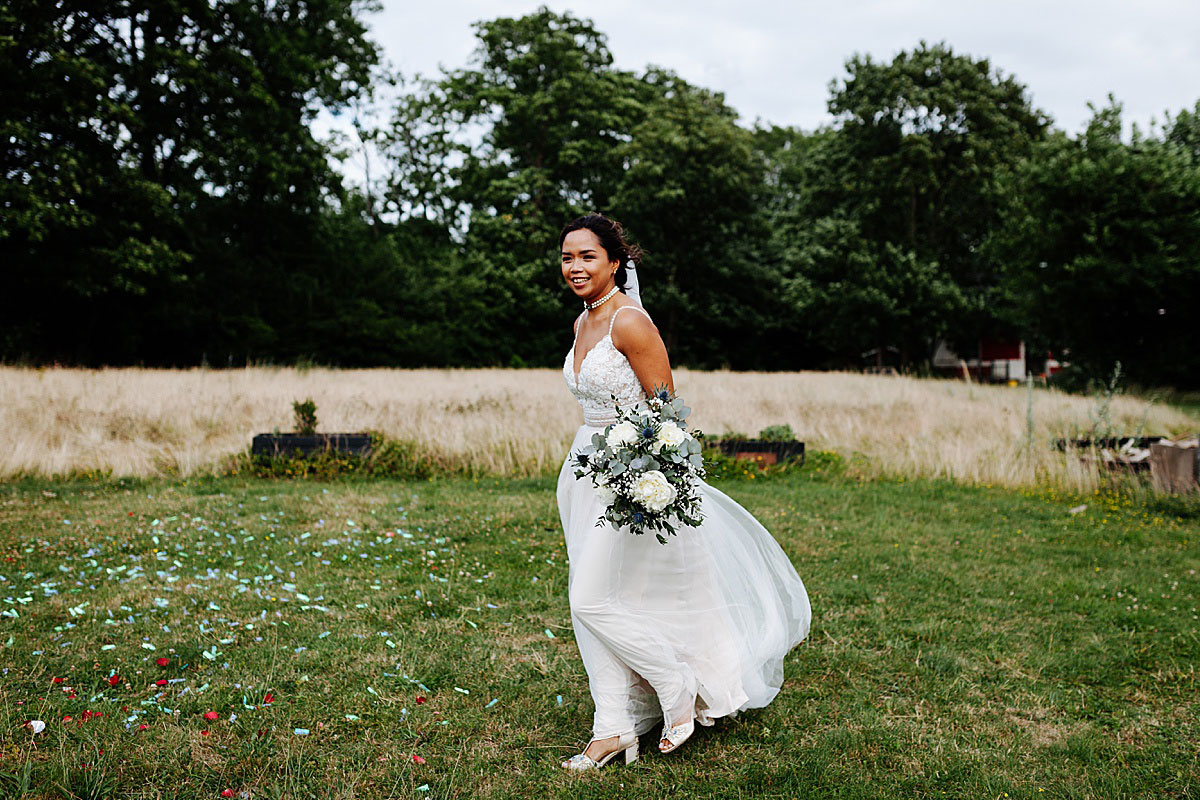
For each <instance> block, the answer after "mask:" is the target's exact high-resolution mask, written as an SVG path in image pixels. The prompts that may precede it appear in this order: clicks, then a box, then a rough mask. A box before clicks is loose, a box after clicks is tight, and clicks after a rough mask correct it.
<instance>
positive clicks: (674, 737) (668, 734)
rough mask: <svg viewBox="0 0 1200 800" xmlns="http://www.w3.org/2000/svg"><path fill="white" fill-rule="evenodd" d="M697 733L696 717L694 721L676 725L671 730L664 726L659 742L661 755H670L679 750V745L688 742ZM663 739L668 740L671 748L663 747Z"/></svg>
mask: <svg viewBox="0 0 1200 800" xmlns="http://www.w3.org/2000/svg"><path fill="white" fill-rule="evenodd" d="M695 731H696V718H695V717H693V718H692V719H690V720H688V721H687V722H685V723H683V724H682V725H675V726H673V727H670V728H668V727H667V726H666V725H664V726H663V730H662V736H660V737H659V741H658V751H659V752H660V753H670V752H672V751H674V750H677V749H679V745H681V744H683V743H684V742H686V741H687V740H688V738H689V737H690V736H691V735H692V734H693V733H695ZM663 739H666V740H667V742H668V745H669V746H667V747H663V744H662V740H663Z"/></svg>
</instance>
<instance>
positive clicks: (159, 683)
mask: <svg viewBox="0 0 1200 800" xmlns="http://www.w3.org/2000/svg"><path fill="white" fill-rule="evenodd" d="M154 685H155V686H166V685H167V679H166V678H159V679H158V680H156V681H155V682H154Z"/></svg>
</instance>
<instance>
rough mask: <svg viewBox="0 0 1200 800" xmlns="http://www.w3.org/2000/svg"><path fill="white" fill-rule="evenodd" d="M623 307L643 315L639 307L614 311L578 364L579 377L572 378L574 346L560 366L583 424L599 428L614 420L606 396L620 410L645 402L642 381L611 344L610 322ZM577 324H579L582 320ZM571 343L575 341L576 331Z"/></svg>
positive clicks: (577, 338) (573, 374) (612, 409)
mask: <svg viewBox="0 0 1200 800" xmlns="http://www.w3.org/2000/svg"><path fill="white" fill-rule="evenodd" d="M627 308H632V309H635V310H636V311H640V312H641V313H643V314H646V312H645V310H643V309H642V307H641V306H622V307H621V308H618V309H617V310H616V311H615V312H614V313H613V315H612V319H610V320H609V323H608V333H606V334H605V335H604V337H603V338H602V339H600V341H598V342H596V344H595V345H593V346H592V349H591V350H589V351H588V352H587V355H585V356H584V357H583V363H582V364H580V365H579V375H578V376H576V375H575V344H572V345H571V350H570V352H568V353H567V358H566V361H565V362H564V363H563V378H564V379H565V380H566V381H567V388H568V389H570V390H571V394H573V395H575V399H576V400H578V401H579V405H580V406H581V407H582V408H583V422H584V424H585V425H595V426H597V427H603V426H605V425H608V424H610V423H613V422H616V421H617V412H616V408H615V407H614V405H613V400H612V398H611V397H610V396H609V395H610V394H614V395H616V396H617V402H618V403H620V404H621V406H622V407H624V406H627V405H633V404H634V403H637V402H640V401H642V400H645V399H646V390H645V389H643V388H642V382H641V381H640V380H638V377H637V374H636V373H635V372H634V371H633V367H632V366H630V365H629V359H627V358H626V357H625V354H624V353H622V352H621V351H620V350H618V349H617V348H616V347H615V346H614V345H613V341H612V326H613V322H615V321H616V319H617V314H619V313H621V312H622V311H624V310H625V309H627ZM584 313H585V314H586V313H587V312H586V311H585V312H584ZM646 318H647V319H649V318H650V315H649V314H646ZM580 324H581V325H582V324H583V323H582V319H581V321H580ZM575 341H576V342H578V341H579V332H578V328H576V333H575Z"/></svg>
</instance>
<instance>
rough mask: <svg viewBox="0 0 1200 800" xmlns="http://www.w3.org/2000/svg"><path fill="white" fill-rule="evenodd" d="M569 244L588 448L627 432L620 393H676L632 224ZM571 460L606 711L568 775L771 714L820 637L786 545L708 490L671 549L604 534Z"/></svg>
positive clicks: (568, 470) (565, 261)
mask: <svg viewBox="0 0 1200 800" xmlns="http://www.w3.org/2000/svg"><path fill="white" fill-rule="evenodd" d="M559 244H560V249H561V250H562V273H563V278H564V279H565V280H566V281H567V284H568V285H569V286H570V287H571V289H572V291H574V292H575V295H576V296H577V297H579V298H581V299H582V300H583V304H584V311H583V312H582V313H581V314H580V316H579V319H577V320H576V321H575V342H574V344H573V345H572V347H571V350H570V352H568V353H567V357H566V360H565V362H564V364H563V377H564V379H565V380H566V382H567V387H568V388H569V389H570V390H571V393H572V394H574V395H575V399H576V400H578V401H579V405H580V406H582V408H583V425H581V426H580V427H579V430H578V431H577V432H576V434H575V439H574V441H573V442H572V443H571V452H574V451H576V450H578V449H579V448H581V447H584V446H585V445H587V444H588V443H589V442H590V440H591V437H592V434H594V433H596V432H597V431H599V430H602V429H603V428H604V427H605V426H607V425H609V424H611V423H613V422H615V421H616V414H615V411H614V405H613V400H612V397H611V395H615V396H616V402H618V403H620V404H621V405H622V407H625V406H630V405H633V404H635V403H637V402H639V401H642V400H645V399H646V398H647V397H648V396H649V393H650V392H651V391H653V389H654V387H655V385H661V384H666V385H667V387H668V388H669V389H670V390H671V391H674V388H675V386H674V382H673V380H672V378H671V366H670V363H669V362H668V359H667V350H666V347H665V346H664V345H663V341H662V338H661V337H660V336H659V333H658V328H657V327H655V325H654V323H653V322H652V321H651V319H650V316H649V314H647V313H646V311H645V310H644V309H643V308H642V306H641V300H640V298H639V295H638V288H637V278H636V275H635V274H634V272H635V271H636V267H634V263H635V262H637V261H639V260H640V258H641V252H640V250H639V249H638V248H637V247H636V246H633V245H629V244H627V243H626V242H625V239H624V236H623V233H622V230H621V226H620V224H619V223H617V222H615V221H613V220H610V219H608V218H607V217H603V216H600V215H598V214H589V215H587V216H584V217H580V218H578V219H576V220H574V221H572V222H571V223H569V224H568V225H567V226H566V227H565V228H563V231H562V234H561V235H560V236H559ZM627 262H629V267H627V266H626V263H627ZM627 281H628V282H629V285H628V286H626V282H627ZM622 312H624V313H622ZM571 461H572V459H571V458H570V455H569V454H568V457H567V459H566V460H565V461H564V463H563V467H562V470H561V472H560V473H559V476H558V489H557V500H558V509H559V514H560V516H561V518H562V526H563V532H564V534H565V537H566V544H567V558H568V560H569V567H568V586H569V590H568V593H569V599H570V606H571V623H572V626H573V627H574V630H575V638H576V641H577V642H578V645H579V654H580V656H581V657H582V658H583V665H584V668H585V669H586V670H587V674H588V685H589V690H590V692H591V695H592V701H593V703H594V704H595V714H594V716H593V719H592V739H591V741H590V742H589V743H588V745H587V748H586V749H585V750H584V751H583V752H582V753H579V754H577V755H575V756H572V757H571V758H570V759H568V760H567V761H564V762H563V764H562V765H563V767H565V768H567V769H571V770H587V769H595V768H597V767H601V766H603V765H604V764H607V763H608V762H609V761H610V760H612V759H613V758H614V757H615V756H617V755H619V754H624V759H625V762H626V763H630V762H632V761H634V760H636V759H637V756H638V737H639V736H640V735H641V734H643V733H645V732H647V731H649V730H651V729H652V728H654V727H655V726H656V725H657V724H658V723H659V722H660V721H661V723H662V733H661V736H660V739H659V742H658V749H659V750H660V751H661V752H664V753H669V752H671V751H673V750H675V749H677V748H678V747H679V746H680V745H681V744H683V742H684V741H685V740H686V739H687V738H688V737H689V736H691V735H692V732H693V730H694V726H695V724H696V723H699V724H701V725H712V724H713V720H715V719H716V718H717V717H724V716H727V715H732V714H736V713H737V712H738V711H740V710H742V709H744V708H759V707H761V706H765V705H767V704H768V703H770V702H771V700H772V699H774V697H775V695H776V694H778V692H779V688H780V686H781V685H782V683H783V657H784V656H785V655H786V654H787V653H788V651H789V650H791V648H792V647H793V646H795V645H796V644H797V643H798V642H800V641H801V640H803V639H804V638H805V637H806V636H807V635H808V630H809V621H810V618H811V611H810V609H809V603H808V594H807V593H806V591H805V589H804V584H803V582H801V580H800V576H799V575H797V574H796V570H795V568H793V566H792V564H791V562H790V561H789V560H788V557H787V555H786V554H785V553H784V552H783V550H782V548H780V546H779V544H778V543H777V542H776V541H775V540H774V539H773V538H772V537H771V534H770V533H768V532H767V530H766V529H765V528H764V527H763V526H762V525H761V524H760V523H759V522H758V520H756V519H755V518H754V517H753V516H752V515H751V514H750V513H749V512H748V511H746V510H745V509H744V508H742V507H741V506H740V505H738V504H737V503H736V502H734V501H733V500H732V499H730V498H729V497H728V496H727V495H725V494H723V493H722V492H720V491H719V490H717V489H715V488H713V487H712V486H709V485H708V484H706V483H703V482H701V485H700V497H701V505H700V507H701V513H702V515H703V519H704V521H703V523H702V524H701V525H700V526H699V527H695V528H692V527H686V526H685V527H681V528H680V529H679V532H678V535H677V536H672V537H669V538H668V541H667V544H665V545H663V544H659V542H658V541H657V540H656V539H655V538H654V537H653V536H650V535H642V536H638V535H634V534H631V533H629V532H628V530H626V529H621V530H617V529H614V528H613V527H612V525H611V524H608V523H605V524H604V525H603V526H597V525H596V521H597V519H599V518H600V516H601V515H602V514H603V512H604V509H605V504H604V501H603V500H602V499H601V498H600V496H599V495H597V494H596V492H595V490H594V489H593V488H592V485H591V482H590V480H589V479H588V478H586V477H584V478H575V477H574V471H573V469H572V466H571Z"/></svg>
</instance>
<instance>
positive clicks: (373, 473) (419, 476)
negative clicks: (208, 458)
mask: <svg viewBox="0 0 1200 800" xmlns="http://www.w3.org/2000/svg"><path fill="white" fill-rule="evenodd" d="M450 472H453V470H447V469H445V468H442V467H441V466H439V465H438V464H437V463H436V462H435V461H434V460H433V459H432V458H431V457H429V455H428V454H426V453H425V452H424V451H423V450H422V449H421V448H420V446H419V445H418V444H417V443H416V442H410V441H404V440H399V439H389V438H388V437H386V436H384V435H383V434H381V433H377V432H372V433H371V449H370V450H369V451H368V452H367V454H366V455H358V454H356V453H342V452H339V451H337V450H326V451H324V452H321V453H314V454H312V455H308V456H305V455H300V454H296V455H281V456H270V455H262V454H255V453H251V452H249V451H248V450H247V451H246V452H244V453H241V454H239V455H237V456H236V457H234V458H233V459H232V460H231V461H230V463H229V464H228V466H227V467H226V469H225V473H226V474H228V475H245V474H249V475H253V476H254V477H256V478H316V479H319V480H329V479H332V478H342V477H363V478H400V479H405V480H425V479H427V478H431V477H433V476H434V475H436V474H441V473H450Z"/></svg>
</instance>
